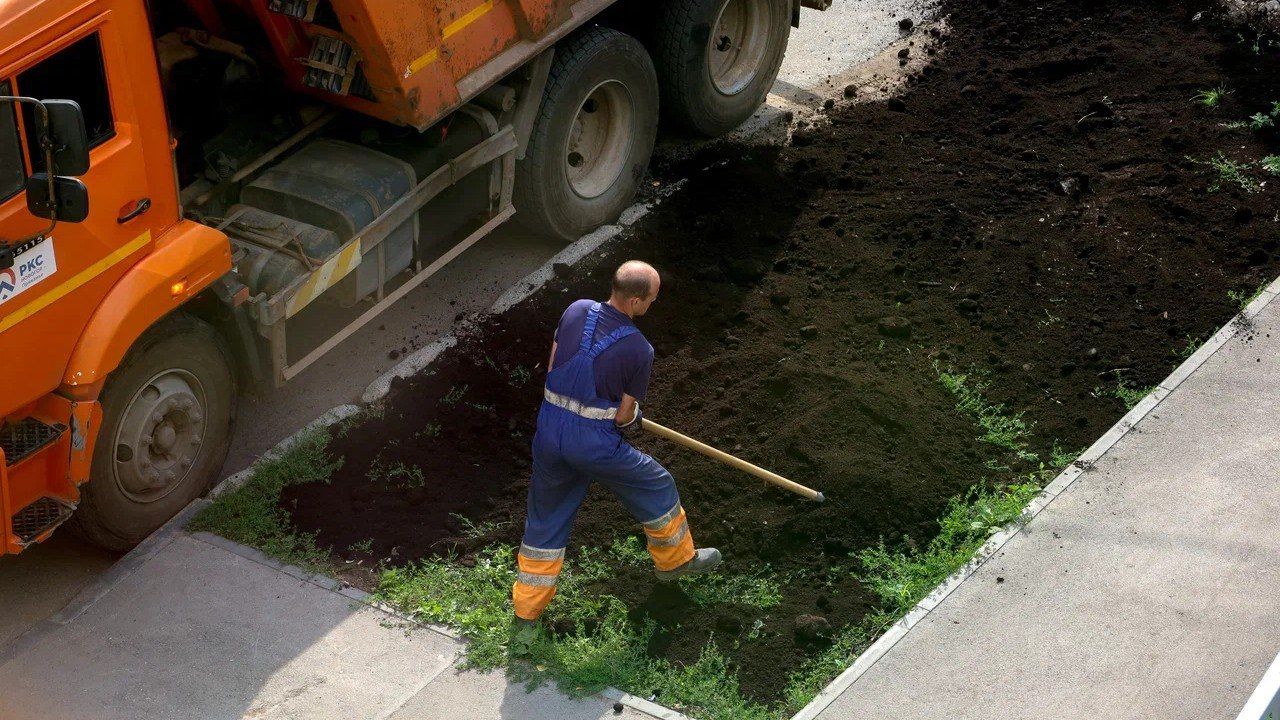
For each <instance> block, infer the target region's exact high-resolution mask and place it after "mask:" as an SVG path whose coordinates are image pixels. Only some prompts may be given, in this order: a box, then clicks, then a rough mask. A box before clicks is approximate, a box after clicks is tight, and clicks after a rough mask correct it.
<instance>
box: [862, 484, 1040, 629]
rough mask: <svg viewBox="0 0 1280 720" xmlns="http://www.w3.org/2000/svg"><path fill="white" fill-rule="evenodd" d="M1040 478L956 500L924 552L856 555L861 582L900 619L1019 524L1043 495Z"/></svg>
mask: <svg viewBox="0 0 1280 720" xmlns="http://www.w3.org/2000/svg"><path fill="white" fill-rule="evenodd" d="M1040 480H1041V476H1040V474H1039V473H1035V474H1031V475H1028V476H1027V477H1026V479H1025V481H1024V482H1021V483H1017V484H1013V485H1009V486H1006V487H1003V488H988V487H978V488H974V489H972V490H970V491H969V493H968V494H967V495H965V496H964V497H963V498H955V499H952V501H951V502H950V504H948V506H947V512H946V514H944V515H943V516H942V519H941V520H940V521H939V523H938V524H939V527H940V530H939V533H938V534H937V535H936V536H935V537H934V538H933V539H932V540H930V541H929V543H928V544H927V545H925V546H924V548H923V549H920V550H915V551H910V550H890V549H888V548H886V547H885V545H884V543H883V542H882V543H881V544H880V545H879V546H877V547H873V548H869V549H867V550H863V551H862V552H860V553H858V560H859V561H860V562H861V564H862V567H863V574H862V575H861V578H862V582H863V584H864V585H866V586H867V587H868V588H869V589H870V590H871V591H872V592H874V593H875V594H876V596H877V597H879V598H880V602H881V606H882V609H883V611H884V612H886V613H888V614H890V615H894V616H900V615H903V614H905V613H906V612H907V611H908V610H910V609H911V608H912V607H914V606H915V604H916V603H918V602H920V601H921V600H923V599H924V598H925V596H926V595H928V594H929V593H930V592H931V591H932V590H933V589H934V588H935V587H937V586H938V584H939V583H941V582H942V581H943V580H945V579H946V578H947V577H948V576H950V575H951V574H952V573H954V572H955V571H957V570H959V569H960V568H962V567H964V565H965V563H967V562H969V560H971V559H972V558H973V554H974V553H975V552H977V551H978V549H979V548H981V547H982V545H983V544H984V543H986V541H987V540H988V539H989V538H990V537H991V536H992V535H994V534H995V533H997V532H999V531H1000V530H1002V529H1003V528H1005V527H1006V526H1008V525H1009V524H1010V523H1013V522H1015V521H1017V520H1018V519H1019V518H1020V517H1021V515H1022V511H1023V509H1024V508H1025V507H1026V505H1027V503H1029V502H1031V500H1032V498H1034V497H1035V496H1036V494H1037V493H1039V492H1040V487H1041V486H1040Z"/></svg>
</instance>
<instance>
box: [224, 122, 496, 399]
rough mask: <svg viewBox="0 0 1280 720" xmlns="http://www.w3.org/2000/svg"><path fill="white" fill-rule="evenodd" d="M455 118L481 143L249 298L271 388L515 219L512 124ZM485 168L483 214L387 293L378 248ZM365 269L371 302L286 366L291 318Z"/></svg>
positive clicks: (390, 275)
mask: <svg viewBox="0 0 1280 720" xmlns="http://www.w3.org/2000/svg"><path fill="white" fill-rule="evenodd" d="M459 112H460V113H464V114H466V115H468V116H470V117H471V118H472V119H473V120H475V121H476V122H477V123H478V124H479V126H480V127H481V129H482V130H483V139H482V140H480V141H479V142H478V143H476V144H475V145H473V146H472V147H470V148H469V149H467V150H465V151H463V152H461V153H460V154H458V155H457V156H456V157H454V158H453V159H451V160H448V161H447V162H445V163H444V164H443V165H442V166H441V167H439V168H438V169H436V170H435V171H433V172H431V173H430V174H428V175H427V176H426V177H424V178H423V179H422V180H421V181H420V182H418V183H417V184H416V185H414V186H413V188H412V189H410V190H409V192H408V193H407V194H405V195H403V196H402V197H400V198H399V199H398V200H397V201H395V202H394V203H393V204H392V205H391V206H390V207H388V208H387V209H386V210H385V211H383V212H382V213H381V214H380V215H378V216H377V217H376V218H375V219H373V221H372V222H370V223H369V224H368V225H366V226H365V227H364V228H363V229H361V230H360V231H359V232H357V233H356V234H355V236H354V237H352V238H351V239H350V240H348V241H346V242H345V243H343V244H342V246H341V247H340V248H338V249H337V250H336V251H335V252H334V253H333V254H332V255H330V256H329V257H328V258H326V259H324V260H323V262H320V263H318V264H316V265H315V266H314V267H313V268H311V269H310V270H309V271H308V272H305V273H303V274H300V275H299V276H297V277H296V278H294V279H293V280H292V281H291V282H289V283H288V285H287V286H286V287H285V288H284V289H283V290H280V291H279V292H276V293H275V294H273V295H269V296H268V295H266V294H259V295H258V296H256V297H253V298H251V299H250V301H249V306H248V307H249V311H250V315H251V316H252V317H253V319H254V321H255V322H256V323H257V326H258V332H259V334H260V335H261V336H262V337H264V338H266V341H267V346H268V355H269V357H270V362H271V366H272V374H273V376H274V381H275V384H276V385H280V384H283V383H284V382H286V381H288V380H289V379H291V378H293V377H295V376H297V375H298V374H299V373H301V372H302V371H303V370H305V369H306V368H307V367H309V366H310V365H311V364H312V363H314V362H315V361H316V360H318V359H320V357H322V356H323V355H324V354H325V353H327V352H328V351H329V350H332V349H333V348H334V347H336V346H337V345H338V344H339V343H341V342H342V341H343V340H345V339H346V338H347V337H349V336H350V335H351V334H352V333H354V332H355V331H357V330H359V329H360V328H361V327H363V326H364V325H365V324H366V323H368V322H369V321H370V320H372V319H373V318H375V317H377V316H378V315H379V314H381V313H382V312H383V311H384V310H386V309H387V308H388V307H390V306H391V305H392V304H394V303H395V302H396V300H398V299H400V298H402V297H404V296H405V295H407V294H408V293H409V292H410V291H412V290H413V289H414V288H416V287H417V286H418V285H420V284H422V283H423V282H424V281H425V280H427V279H428V278H430V277H431V276H432V275H434V274H435V273H436V272H437V271H439V270H440V269H441V268H442V267H444V266H445V265H447V264H448V263H449V262H451V261H452V260H454V259H455V258H456V257H458V255H460V254H461V253H462V252H463V251H465V250H466V249H467V248H469V247H471V246H472V245H473V244H475V243H476V242H477V241H478V240H480V238H482V237H484V236H486V235H488V234H489V232H490V231H492V230H493V229H494V228H495V227H497V226H498V225H500V224H502V223H503V222H505V221H506V220H507V219H508V218H510V217H511V216H512V215H514V214H515V208H514V206H513V205H512V202H511V197H512V187H513V182H514V179H515V155H516V152H517V149H518V148H517V146H518V143H517V140H516V135H515V131H514V130H513V128H512V126H510V125H504V126H501V127H499V125H498V122H497V120H496V119H495V118H494V116H493V114H492V113H490V112H489V111H488V110H486V109H484V108H482V107H480V106H477V105H466V106H464V107H463V108H461V109H460V110H459ZM486 167H487V168H488V169H489V183H488V193H487V202H486V204H485V210H484V212H483V213H481V216H480V217H479V218H477V219H476V220H475V221H473V224H472V226H471V227H472V229H471V230H470V231H469V232H468V233H466V235H465V237H463V238H462V239H461V240H460V241H458V242H457V243H456V244H454V245H453V246H452V247H450V248H449V249H448V250H447V251H445V252H444V253H443V254H442V255H440V256H439V257H437V258H436V259H435V260H434V261H432V262H431V263H430V264H429V265H426V266H423V260H422V257H421V256H420V255H419V256H418V257H416V258H415V261H414V263H413V267H412V273H413V274H412V276H410V277H409V278H408V279H406V280H404V281H403V282H401V283H400V284H398V285H395V286H394V287H389V281H390V280H392V279H394V278H397V275H396V273H394V272H392V271H389V268H388V267H387V263H386V258H385V257H384V255H383V253H384V251H385V248H383V243H384V242H385V241H386V240H387V239H388V238H390V237H392V236H393V234H394V233H395V232H396V230H397V229H398V228H401V227H402V226H404V225H405V223H406V222H408V221H410V220H411V219H412V218H413V217H415V216H416V214H417V213H418V211H419V210H421V208H422V207H423V206H424V205H426V204H427V203H428V202H429V201H431V200H432V199H433V198H435V197H437V196H438V195H440V194H441V193H442V192H444V191H446V190H448V189H449V188H450V187H453V186H454V185H456V184H457V183H458V182H459V181H461V180H462V179H463V178H465V177H467V176H469V175H470V174H471V173H473V172H475V171H477V170H479V169H481V168H486ZM230 223H231V219H228V220H227V221H225V222H224V223H223V224H222V225H221V226H219V230H227V229H229V228H230ZM237 241H238V242H245V241H249V238H237ZM237 262H239V260H238V261H237ZM363 263H374V264H376V273H375V274H374V277H375V282H374V285H373V287H374V295H375V299H376V302H375V303H374V304H373V305H372V306H371V307H370V308H368V309H367V310H366V311H365V312H363V313H362V314H361V315H360V316H359V317H357V318H356V319H355V320H353V321H352V322H350V323H348V324H347V325H346V326H345V327H343V328H342V329H341V330H339V331H337V332H336V333H334V334H333V335H332V336H330V337H329V338H328V339H327V340H326V341H325V342H323V343H322V344H321V345H319V346H318V347H316V348H314V349H312V350H310V351H309V352H307V353H306V355H304V356H303V357H302V358H300V359H299V360H297V361H296V362H293V363H290V362H289V351H288V343H287V332H286V330H287V326H288V321H289V319H290V318H293V317H294V316H296V315H297V314H298V313H299V312H301V311H302V310H303V309H304V308H306V307H307V306H308V305H310V304H311V303H313V302H314V301H315V300H317V299H318V298H320V297H321V296H322V295H324V293H325V292H326V291H328V290H330V289H331V288H334V287H335V286H337V285H338V284H339V283H340V282H341V281H342V280H343V279H344V278H346V277H347V276H348V275H350V274H351V273H353V272H355V271H357V269H358V268H360V267H361V265H362V264H363Z"/></svg>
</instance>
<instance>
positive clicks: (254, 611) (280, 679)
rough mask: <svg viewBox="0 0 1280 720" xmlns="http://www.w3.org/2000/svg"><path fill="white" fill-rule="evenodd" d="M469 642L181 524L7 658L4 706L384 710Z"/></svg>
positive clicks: (175, 718) (6, 713)
mask: <svg viewBox="0 0 1280 720" xmlns="http://www.w3.org/2000/svg"><path fill="white" fill-rule="evenodd" d="M461 648H462V644H461V643H460V642H459V641H457V640H455V639H453V638H449V637H446V636H444V635H441V634H439V633H436V632H432V631H430V630H418V631H414V632H412V633H406V630H405V629H404V628H403V627H402V624H401V623H399V622H397V621H396V620H395V618H393V617H392V616H389V615H387V614H385V613H382V612H380V611H377V610H374V609H371V608H369V607H367V606H365V605H360V604H357V603H353V602H351V601H350V600H348V599H347V598H344V597H343V596H341V595H338V594H337V593H333V592H329V591H326V590H323V589H321V588H319V587H317V586H316V585H314V584H311V583H307V582H302V581H299V580H297V579H295V578H292V577H290V576H288V575H285V574H283V573H280V572H278V571H276V570H274V569H272V568H269V567H266V566H264V565H261V564H258V563H255V562H252V561H251V560H248V559H246V558H244V557H241V556H239V555H236V554H233V553H230V552H227V551H226V550H223V549H221V548H217V547H214V546H213V545H210V544H208V543H204V542H201V541H200V540H197V539H195V538H193V537H191V536H189V535H186V534H183V533H178V534H175V535H174V536H173V538H172V539H171V541H170V542H169V543H168V544H167V545H166V546H165V547H164V548H162V549H160V550H158V551H157V552H155V553H154V554H153V555H152V556H151V557H150V558H149V559H147V561H146V562H145V563H143V564H142V565H141V566H139V567H138V568H136V569H135V570H134V571H133V572H132V573H131V574H130V575H129V576H128V577H126V578H124V579H123V580H121V581H119V582H118V583H117V584H116V585H115V586H114V587H112V588H111V589H110V591H109V592H107V593H105V594H104V595H102V596H101V597H100V598H98V600H97V601H96V602H94V603H93V605H91V606H90V607H88V608H87V609H85V610H84V611H83V612H82V613H80V614H79V615H78V616H77V617H75V618H74V620H73V621H70V622H67V623H66V624H63V625H60V626H58V627H56V628H55V629H52V630H51V631H49V632H47V633H45V634H43V636H42V637H40V638H39V639H38V641H36V642H34V643H32V644H29V645H27V646H26V647H24V648H21V649H19V650H18V651H17V653H16V654H15V655H14V656H13V657H10V658H6V659H5V660H4V663H3V665H0V687H3V688H4V692H3V693H0V717H3V718H6V720H26V719H27V718H48V717H51V716H55V717H58V718H60V719H63V720H75V719H77V718H86V719H88V718H92V719H93V720H114V719H116V718H119V719H120V720H139V719H141V718H166V719H172V720H184V719H186V718H190V719H191V720H215V719H218V718H241V717H244V718H307V719H309V720H310V719H317V720H318V719H321V718H335V719H337V718H342V719H344V720H345V719H348V718H381V717H385V716H387V715H389V714H390V713H391V712H393V711H394V710H395V709H396V708H398V707H399V706H400V705H401V704H402V703H403V702H404V701H405V700H407V699H408V698H410V697H412V696H413V695H415V694H416V693H417V692H418V691H419V690H420V689H421V688H422V687H423V686H425V685H426V684H427V683H428V682H430V681H431V680H432V679H433V678H435V677H436V675H438V674H439V673H440V672H441V671H443V670H444V669H446V668H448V667H449V666H450V665H451V664H452V663H453V662H454V660H455V659H456V658H457V657H458V654H459V651H460V650H461Z"/></svg>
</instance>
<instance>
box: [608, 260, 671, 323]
mask: <svg viewBox="0 0 1280 720" xmlns="http://www.w3.org/2000/svg"><path fill="white" fill-rule="evenodd" d="M661 282H662V279H661V277H660V276H659V275H658V271H657V270H655V269H654V267H653V266H652V265H650V264H649V263H647V262H642V261H640V260H628V261H626V262H624V263H622V265H620V266H619V267H618V269H617V270H616V271H615V272H614V273H613V283H612V291H613V294H612V295H611V296H610V298H609V304H610V305H613V306H614V307H616V308H618V309H619V310H622V311H623V312H625V313H627V314H628V315H630V316H631V317H638V316H640V315H643V314H645V312H647V311H648V310H649V306H650V305H651V304H653V301H654V300H656V299H657V297H658V286H659V284H661Z"/></svg>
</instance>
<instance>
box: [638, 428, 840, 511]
mask: <svg viewBox="0 0 1280 720" xmlns="http://www.w3.org/2000/svg"><path fill="white" fill-rule="evenodd" d="M640 427H642V428H644V429H645V430H648V431H649V432H651V433H653V434H654V435H657V436H658V437H660V438H663V439H666V440H670V441H671V442H673V443H677V444H679V445H683V446H685V447H687V448H689V449H690V450H693V451H696V452H700V453H702V454H703V455H706V456H707V457H709V458H712V459H713V460H719V461H720V462H722V463H724V464H725V465H728V466H729V467H735V468H737V469H739V470H741V471H743V472H745V473H750V474H752V475H755V476H756V477H758V478H760V479H761V480H764V481H765V482H769V483H773V484H774V485H777V486H778V487H780V488H782V489H784V490H790V491H791V492H793V493H795V494H797V495H801V496H804V497H807V498H809V499H810V500H813V501H815V502H822V501H823V500H826V498H825V497H824V496H823V495H822V493H820V492H818V491H817V490H814V489H812V488H807V487H805V486H803V485H801V484H800V483H797V482H792V481H790V480H788V479H786V478H784V477H782V476H781V475H779V474H777V473H772V472H769V471H768V470H765V469H764V468H762V467H759V466H757V465H752V464H751V463H749V462H747V461H746V460H743V459H741V458H737V457H734V456H732V455H730V454H729V453H727V452H724V451H723V450H717V449H715V448H713V447H711V446H710V445H708V444H706V443H701V442H698V441H697V440H694V439H693V438H691V437H689V436H687V435H681V434H680V433H678V432H676V431H675V430H672V429H671V428H668V427H663V426H661V425H659V424H658V423H656V422H654V421H652V420H650V419H649V418H640Z"/></svg>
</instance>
